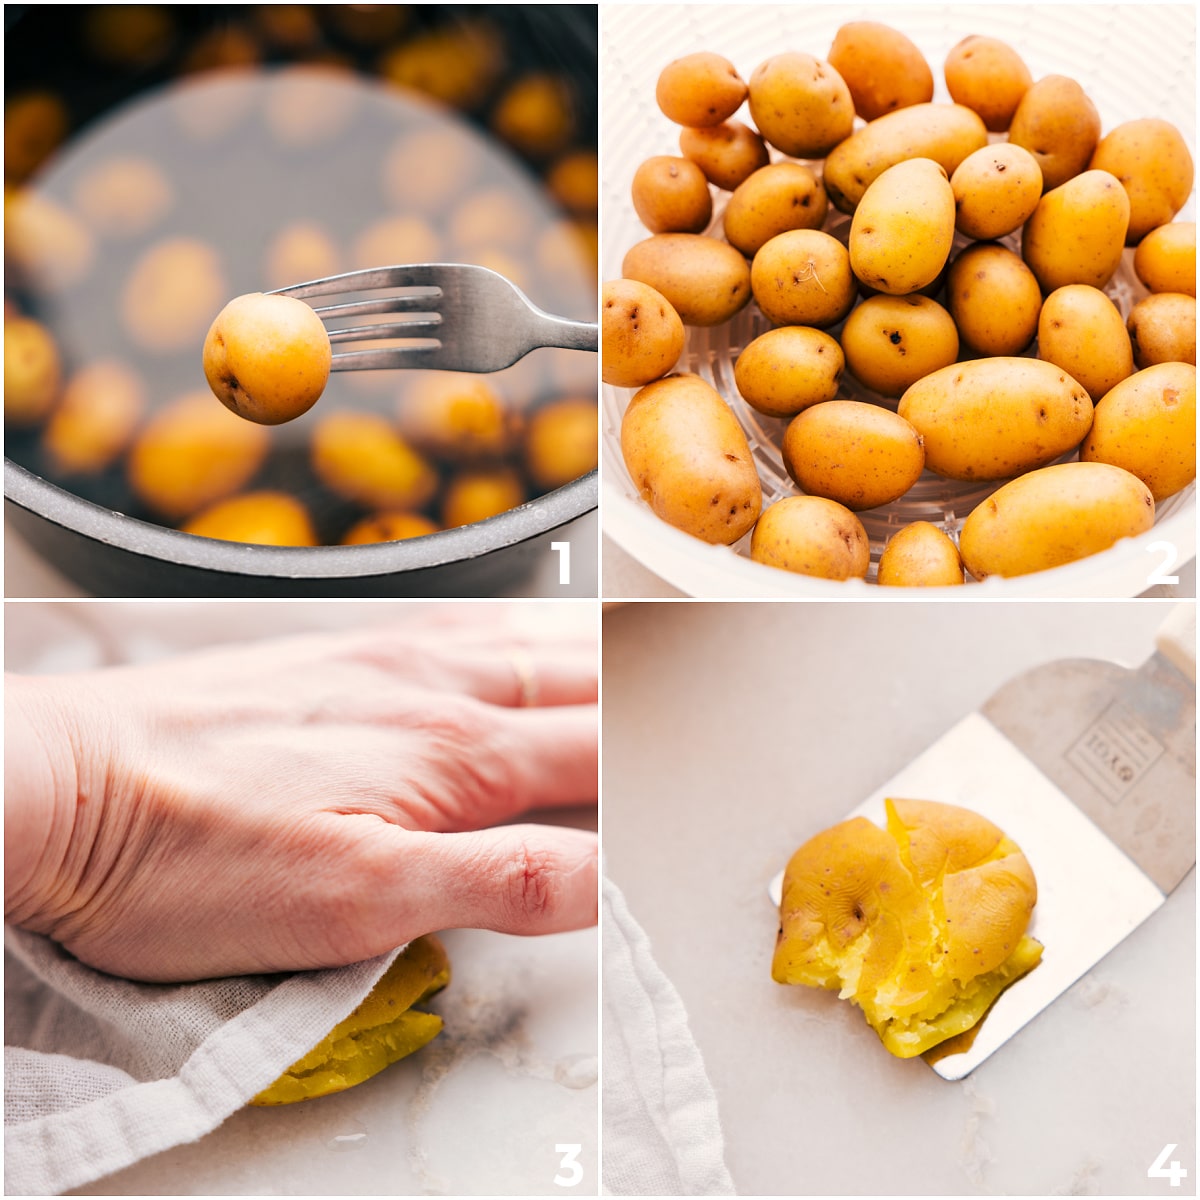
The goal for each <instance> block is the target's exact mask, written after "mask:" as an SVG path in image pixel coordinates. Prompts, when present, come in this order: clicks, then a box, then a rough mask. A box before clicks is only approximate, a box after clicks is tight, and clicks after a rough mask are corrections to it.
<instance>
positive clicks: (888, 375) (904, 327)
mask: <svg viewBox="0 0 1200 1200" xmlns="http://www.w3.org/2000/svg"><path fill="white" fill-rule="evenodd" d="M842 350H843V351H844V352H845V355H846V365H847V366H848V367H849V368H850V372H851V374H853V375H854V376H855V377H856V378H857V379H859V380H860V381H861V382H862V383H864V384H866V385H867V387H869V388H871V389H872V390H873V391H876V392H878V393H879V394H880V395H881V396H900V395H902V394H903V393H904V391H905V390H906V389H907V388H909V387H911V386H912V385H913V384H914V383H916V382H917V380H918V379H922V378H924V376H926V375H928V374H930V373H931V372H933V371H936V370H938V369H939V368H941V367H947V366H949V365H950V364H951V363H952V362H954V361H955V360H956V359H957V358H958V330H957V328H955V325H954V321H953V319H952V318H951V316H950V314H949V313H948V312H947V311H946V310H945V309H944V308H943V307H942V306H941V305H940V304H938V303H937V302H936V301H934V300H930V299H929V298H928V297H927V296H871V297H870V298H869V299H867V300H864V301H863V302H862V303H861V304H860V305H859V306H858V307H857V308H856V309H854V311H853V312H852V313H851V314H850V315H849V316H848V317H847V318H846V323H845V325H843V326H842Z"/></svg>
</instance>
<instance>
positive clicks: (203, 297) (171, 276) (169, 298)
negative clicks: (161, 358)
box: [121, 237, 228, 353]
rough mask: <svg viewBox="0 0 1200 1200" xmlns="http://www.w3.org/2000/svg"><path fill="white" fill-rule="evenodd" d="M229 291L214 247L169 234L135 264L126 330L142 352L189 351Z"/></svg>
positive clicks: (124, 302) (125, 307)
mask: <svg viewBox="0 0 1200 1200" xmlns="http://www.w3.org/2000/svg"><path fill="white" fill-rule="evenodd" d="M225 295H228V292H227V290H226V287H225V272H224V270H223V269H222V267H221V260H220V258H219V257H218V256H217V252H216V251H215V250H214V249H213V248H212V247H211V246H210V245H208V244H207V243H206V242H202V241H200V240H199V239H197V238H190V237H171V238H165V239H164V240H163V241H161V242H157V243H155V244H154V245H153V246H151V247H150V248H149V249H148V250H147V251H146V252H145V253H144V254H143V255H142V256H141V257H140V258H139V259H138V260H137V261H136V262H135V263H134V265H133V269H132V270H131V271H130V273H129V277H128V278H127V279H126V281H125V287H124V289H123V290H122V293H121V318H122V321H123V322H124V325H125V332H126V333H127V334H128V335H129V337H130V338H131V339H132V340H133V341H134V343H135V344H136V345H138V346H140V347H141V348H142V349H143V350H150V351H155V352H160V353H169V352H172V351H176V350H187V349H188V348H189V347H191V346H193V345H194V344H195V343H196V342H199V341H200V339H201V338H202V337H203V336H204V331H205V329H207V328H208V325H209V322H211V321H212V319H213V313H214V312H216V311H217V309H218V308H219V306H220V304H221V298H222V297H223V296H225Z"/></svg>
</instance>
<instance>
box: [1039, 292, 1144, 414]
mask: <svg viewBox="0 0 1200 1200" xmlns="http://www.w3.org/2000/svg"><path fill="white" fill-rule="evenodd" d="M1038 358H1043V359H1045V360H1046V361H1047V362H1051V363H1053V364H1054V365H1055V366H1056V367H1062V369H1063V370H1064V371H1066V373H1067V374H1068V375H1070V376H1071V377H1072V378H1073V379H1076V380H1078V381H1079V382H1080V383H1081V384H1083V386H1084V387H1085V388H1086V389H1087V392H1088V395H1090V396H1091V398H1092V400H1093V401H1096V400H1099V399H1100V397H1101V396H1103V395H1104V393H1105V392H1107V391H1109V389H1111V388H1114V387H1116V386H1117V384H1118V383H1120V382H1121V380H1122V379H1125V378H1126V377H1127V376H1129V375H1132V374H1133V347H1132V346H1131V345H1130V342H1129V334H1128V333H1127V332H1126V330H1125V322H1124V321H1122V320H1121V314H1120V312H1119V311H1118V309H1117V306H1116V305H1115V304H1114V303H1113V302H1112V301H1111V300H1110V299H1109V298H1108V297H1107V296H1106V295H1105V294H1104V293H1103V292H1102V291H1100V290H1099V289H1098V288H1094V287H1088V286H1087V284H1084V283H1072V284H1068V285H1067V286H1066V287H1060V288H1056V289H1055V290H1054V291H1053V292H1051V293H1050V295H1049V296H1047V297H1046V302H1045V303H1044V304H1043V305H1042V311H1041V315H1040V316H1039V317H1038Z"/></svg>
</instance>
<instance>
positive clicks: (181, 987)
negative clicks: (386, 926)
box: [4, 928, 397, 1196]
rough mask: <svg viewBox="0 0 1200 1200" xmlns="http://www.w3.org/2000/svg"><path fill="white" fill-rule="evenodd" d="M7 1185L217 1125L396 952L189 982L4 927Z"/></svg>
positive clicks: (64, 1174) (363, 990)
mask: <svg viewBox="0 0 1200 1200" xmlns="http://www.w3.org/2000/svg"><path fill="white" fill-rule="evenodd" d="M4 947H5V949H4V1042H5V1046H4V1124H5V1128H4V1190H5V1193H6V1194H7V1195H10V1196H13V1195H17V1196H46V1195H57V1194H59V1193H60V1192H63V1191H66V1190H67V1189H68V1188H72V1187H78V1186H80V1185H82V1184H85V1183H89V1182H91V1181H92V1180H95V1179H99V1178H101V1177H102V1176H104V1175H108V1174H111V1173H112V1172H113V1171H118V1170H120V1169H121V1168H123V1167H127V1166H129V1165H130V1164H132V1163H135V1162H137V1161H139V1160H140V1159H143V1158H146V1157H148V1156H149V1155H151V1154H157V1153H159V1152H160V1151H162V1150H166V1149H169V1148H170V1147H171V1146H177V1145H180V1144H182V1143H184V1142H192V1141H195V1140H197V1139H198V1138H200V1137H203V1136H204V1135H205V1134H206V1133H209V1132H210V1131H211V1130H213V1129H215V1128H216V1127H217V1126H218V1125H220V1124H221V1122H222V1121H224V1120H225V1119H226V1118H227V1117H229V1116H231V1115H232V1114H233V1113H235V1112H236V1111H237V1110H238V1109H240V1108H241V1107H242V1106H243V1105H244V1104H245V1103H246V1102H247V1101H248V1100H249V1099H250V1098H251V1097H252V1096H254V1095H256V1094H257V1093H258V1092H260V1091H261V1090H262V1089H263V1088H265V1087H267V1086H268V1085H269V1084H270V1083H272V1082H273V1081H274V1080H275V1079H277V1078H278V1077H279V1076H280V1075H281V1074H282V1073H283V1072H284V1071H285V1070H287V1068H288V1067H289V1066H291V1064H292V1063H294V1062H295V1061H296V1060H297V1059H298V1058H300V1057H302V1056H303V1055H304V1054H305V1053H306V1052H307V1051H308V1050H309V1049H311V1048H312V1047H313V1046H315V1045H316V1044H317V1042H319V1041H320V1040H321V1039H322V1038H323V1037H324V1036H325V1035H326V1034H327V1033H328V1032H329V1030H330V1029H332V1028H333V1027H334V1026H335V1025H336V1024H337V1023H338V1022H339V1021H341V1020H343V1019H344V1018H346V1017H347V1016H349V1014H350V1013H351V1012H352V1011H353V1010H354V1009H355V1008H356V1007H357V1005H358V1004H359V1002H360V1001H361V1000H362V999H363V997H364V996H365V995H366V994H367V993H368V992H369V991H370V990H371V988H372V987H373V986H374V985H375V982H376V981H377V980H378V979H379V977H380V976H381V975H382V974H383V972H384V971H385V970H386V969H387V967H388V966H389V965H390V964H391V961H392V959H394V958H395V957H396V953H397V952H396V951H393V952H392V953H390V954H387V955H383V956H381V957H379V958H374V959H370V960H369V961H367V962H362V963H356V964H354V965H353V966H350V967H342V968H340V969H338V970H331V971H308V972H301V973H299V974H294V975H250V976H245V977H241V978H236V979H220V980H210V981H208V982H203V983H188V984H148V983H134V982H131V981H130V980H127V979H117V978H114V977H113V976H111V975H105V974H103V973H101V972H99V971H93V970H92V969H91V968H89V967H86V966H84V965H83V964H82V963H80V962H79V961H78V960H76V959H74V958H72V957H71V955H69V954H68V953H67V952H66V951H65V950H63V949H62V948H61V947H60V946H58V945H57V944H56V943H54V942H52V941H50V940H49V939H48V938H44V937H41V936H39V935H37V934H33V933H28V932H26V931H24V930H19V929H12V928H6V929H5V931H4Z"/></svg>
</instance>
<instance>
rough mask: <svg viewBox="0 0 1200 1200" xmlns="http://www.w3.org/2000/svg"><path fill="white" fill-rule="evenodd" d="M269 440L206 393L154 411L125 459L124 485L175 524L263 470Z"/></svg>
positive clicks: (247, 481)
mask: <svg viewBox="0 0 1200 1200" xmlns="http://www.w3.org/2000/svg"><path fill="white" fill-rule="evenodd" d="M270 444H271V442H270V435H269V434H268V433H267V431H266V429H264V428H263V427H262V426H261V425H255V424H253V423H252V422H250V421H243V420H242V419H241V418H240V417H235V416H234V415H233V413H231V412H230V411H229V410H228V409H227V408H224V407H222V406H221V405H220V404H218V403H217V402H216V401H215V400H214V399H213V398H212V394H211V393H210V392H207V391H202V392H189V393H187V394H186V395H184V396H180V397H179V398H178V399H177V400H174V401H172V402H171V403H170V404H167V405H165V406H164V407H163V408H160V409H159V410H158V411H157V412H155V413H154V414H153V415H152V416H151V417H150V419H149V421H147V422H146V424H145V425H144V426H143V427H142V429H141V431H140V432H139V433H138V435H137V436H136V437H135V438H134V441H133V445H132V446H131V447H130V449H129V456H128V458H127V459H126V471H127V474H128V476H129V486H130V487H132V488H133V490H134V492H135V494H136V495H137V496H138V498H139V499H140V500H141V501H142V503H144V504H146V505H147V506H149V507H150V508H152V509H154V511H155V512H157V513H158V514H159V515H160V516H162V517H165V518H166V519H167V520H169V521H180V520H182V519H183V518H184V517H189V516H191V515H192V514H193V513H195V512H197V511H198V510H200V509H202V508H204V507H206V506H207V505H209V504H214V503H216V501H218V500H223V499H225V497H226V496H231V495H233V493H234V492H236V491H239V490H240V489H241V488H243V487H244V486H245V485H246V484H247V483H249V482H250V480H251V479H252V478H253V477H254V475H255V474H256V473H257V472H258V469H259V468H260V467H261V466H262V464H263V461H264V459H265V458H266V457H267V451H268V450H269V449H270Z"/></svg>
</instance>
